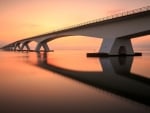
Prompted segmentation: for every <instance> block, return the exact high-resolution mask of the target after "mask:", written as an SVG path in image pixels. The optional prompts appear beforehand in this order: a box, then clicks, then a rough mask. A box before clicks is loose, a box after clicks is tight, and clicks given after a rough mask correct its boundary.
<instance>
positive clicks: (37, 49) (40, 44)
mask: <svg viewBox="0 0 150 113" xmlns="http://www.w3.org/2000/svg"><path fill="white" fill-rule="evenodd" d="M41 47H43V48H44V51H45V52H49V51H50V49H49V47H48V45H47V43H46V42H39V43H38V44H37V46H36V49H35V51H36V52H40V49H41Z"/></svg>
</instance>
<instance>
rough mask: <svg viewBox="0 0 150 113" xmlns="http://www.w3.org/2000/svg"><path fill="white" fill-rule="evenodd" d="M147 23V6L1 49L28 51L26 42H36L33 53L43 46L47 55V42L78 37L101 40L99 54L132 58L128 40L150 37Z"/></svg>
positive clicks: (17, 42) (149, 12) (149, 7)
mask: <svg viewBox="0 0 150 113" xmlns="http://www.w3.org/2000/svg"><path fill="white" fill-rule="evenodd" d="M149 20H150V6H146V7H142V8H139V9H135V10H131V11H127V12H123V13H119V14H115V15H111V16H108V17H105V18H101V19H97V20H95V21H89V22H86V23H81V24H78V25H75V26H70V27H67V28H64V29H60V30H57V31H53V32H50V33H46V34H42V35H38V36H33V37H29V38H26V39H22V40H18V41H15V42H12V43H10V44H8V45H6V46H4V47H2V49H4V50H13V51H16V50H19V51H23V50H24V48H25V47H26V49H27V50H28V51H30V50H31V48H30V47H29V43H30V42H32V41H36V42H37V45H36V48H35V50H34V51H36V52H39V51H40V49H41V47H43V48H44V51H45V52H49V51H51V50H50V49H49V47H48V45H47V42H49V41H52V40H54V39H57V38H62V37H66V36H76V35H81V36H90V37H96V38H102V39H103V42H102V46H101V48H100V49H99V52H98V54H102V55H103V54H105V55H135V53H134V50H133V47H132V44H131V39H132V38H136V37H139V36H144V35H149V34H150V22H149Z"/></svg>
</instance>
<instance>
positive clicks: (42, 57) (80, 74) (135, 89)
mask: <svg viewBox="0 0 150 113" xmlns="http://www.w3.org/2000/svg"><path fill="white" fill-rule="evenodd" d="M37 57H38V62H37V66H39V67H41V68H44V69H47V70H50V71H53V72H56V73H59V74H61V75H63V76H66V77H69V78H72V79H75V80H78V81H80V82H83V83H85V84H88V85H90V86H94V87H96V88H99V89H103V90H106V91H109V92H111V93H114V94H117V95H120V96H122V97H126V98H128V99H131V100H134V101H136V102H139V103H142V104H145V105H148V106H149V105H150V79H148V78H145V77H143V76H142V75H137V74H133V73H131V72H130V69H131V65H132V62H133V57H110V58H100V62H101V64H102V67H103V72H97V71H91V72H86V71H76V70H71V69H66V68H63V67H59V66H56V65H53V64H50V63H48V57H47V53H46V52H45V53H43V54H41V53H37ZM49 60H50V59H49Z"/></svg>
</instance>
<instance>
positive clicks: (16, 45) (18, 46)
mask: <svg viewBox="0 0 150 113" xmlns="http://www.w3.org/2000/svg"><path fill="white" fill-rule="evenodd" d="M17 48H18V49H19V50H21V47H20V43H17V44H15V47H14V51H17Z"/></svg>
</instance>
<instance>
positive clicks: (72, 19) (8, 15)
mask: <svg viewBox="0 0 150 113" xmlns="http://www.w3.org/2000/svg"><path fill="white" fill-rule="evenodd" d="M147 5H150V0H0V31H1V32H0V45H2V44H7V43H10V42H13V41H16V40H19V39H23V38H26V37H30V36H34V35H38V34H43V33H45V32H50V31H53V30H57V29H59V28H63V27H67V26H70V25H74V24H78V23H81V22H86V21H89V20H93V19H97V18H101V17H105V16H107V15H112V14H114V13H120V12H122V11H127V10H131V9H136V8H139V7H143V6H147ZM141 39H142V43H141V41H140V40H141ZM141 39H139V41H138V40H137V41H135V42H136V45H138V44H139V45H140V46H143V45H144V46H145V44H147V45H146V47H148V46H149V45H150V44H148V43H147V42H148V41H149V42H150V39H149V38H147V37H146V38H141ZM72 40H74V41H73V42H74V43H75V42H77V43H78V46H81V45H82V43H80V41H81V42H83V41H86V42H87V45H90V44H91V41H92V42H93V44H94V45H95V44H97V45H99V43H100V41H99V40H98V39H92V38H91V39H90V38H87V39H86V38H83V39H80V38H77V39H73V38H70V39H69V38H66V39H58V40H57V41H54V42H55V43H52V45H54V46H55V45H56V46H57V44H59V47H60V45H65V43H66V41H69V42H70V46H71V45H72V43H71V42H72ZM139 42H140V43H139Z"/></svg>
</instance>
